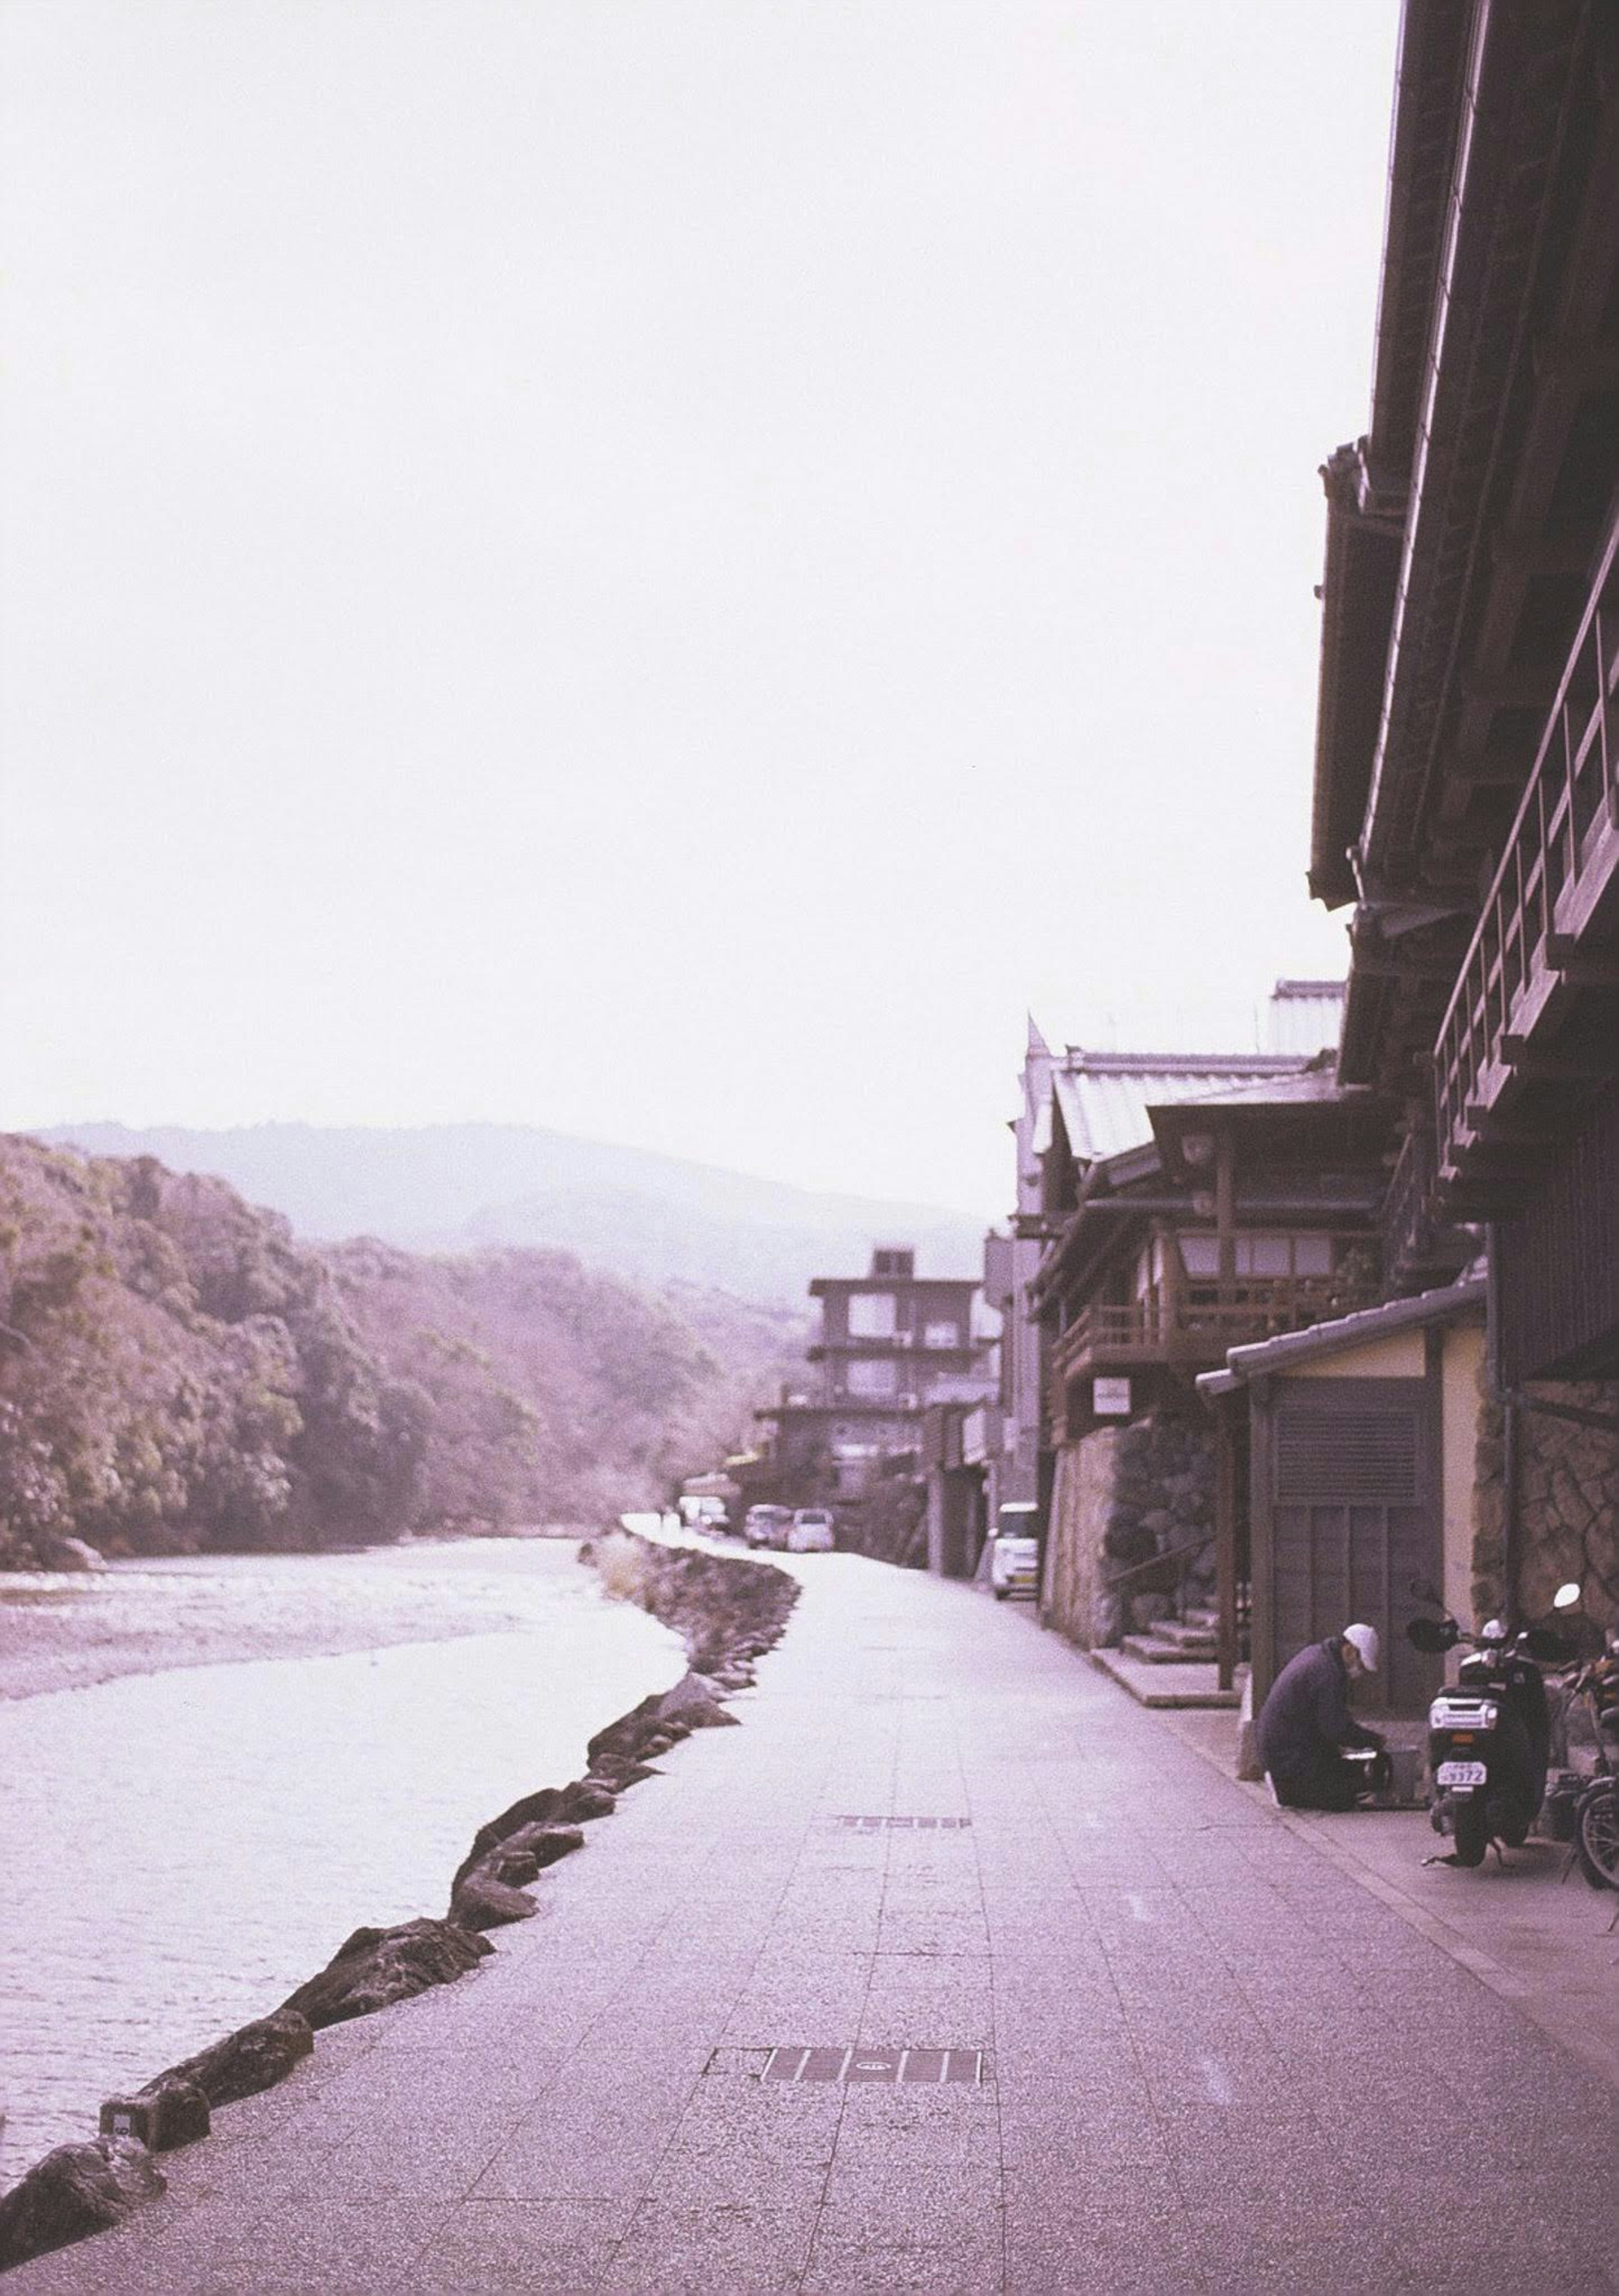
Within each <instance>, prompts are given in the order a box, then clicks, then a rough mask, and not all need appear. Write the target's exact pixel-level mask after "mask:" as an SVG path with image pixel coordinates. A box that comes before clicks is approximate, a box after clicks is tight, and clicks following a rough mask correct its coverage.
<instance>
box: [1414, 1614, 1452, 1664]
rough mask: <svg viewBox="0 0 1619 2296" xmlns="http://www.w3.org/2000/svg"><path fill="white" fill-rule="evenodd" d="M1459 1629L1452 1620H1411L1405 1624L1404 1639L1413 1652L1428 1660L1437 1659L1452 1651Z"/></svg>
mask: <svg viewBox="0 0 1619 2296" xmlns="http://www.w3.org/2000/svg"><path fill="white" fill-rule="evenodd" d="M1460 1632H1461V1628H1459V1626H1458V1625H1457V1623H1456V1621H1455V1620H1454V1619H1411V1620H1409V1621H1408V1622H1407V1625H1406V1629H1405V1638H1406V1640H1407V1642H1409V1644H1410V1645H1411V1648H1412V1649H1413V1650H1419V1651H1421V1652H1424V1654H1425V1655H1426V1657H1428V1658H1438V1657H1439V1656H1440V1654H1441V1652H1444V1651H1448V1650H1451V1649H1453V1648H1454V1646H1455V1643H1456V1638H1457V1636H1458V1635H1459V1634H1460Z"/></svg>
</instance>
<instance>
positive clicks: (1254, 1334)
mask: <svg viewBox="0 0 1619 2296" xmlns="http://www.w3.org/2000/svg"><path fill="white" fill-rule="evenodd" d="M1357 1241H1359V1242H1361V1243H1365V1242H1368V1239H1367V1238H1366V1237H1360V1238H1359V1239H1357ZM1375 1256H1376V1246H1375V1244H1374V1245H1373V1257H1374V1258H1375ZM1375 1273H1376V1271H1375V1270H1372V1271H1370V1272H1368V1273H1367V1274H1366V1275H1361V1274H1360V1273H1355V1274H1350V1273H1348V1272H1346V1271H1344V1270H1343V1269H1340V1270H1339V1272H1338V1273H1336V1274H1335V1275H1319V1276H1286V1277H1278V1278H1277V1279H1276V1280H1275V1281H1274V1282H1268V1281H1265V1280H1263V1279H1260V1278H1253V1279H1245V1280H1243V1281H1241V1282H1239V1283H1234V1284H1232V1285H1230V1286H1229V1287H1228V1288H1227V1289H1226V1291H1225V1292H1224V1295H1223V1296H1222V1297H1220V1298H1218V1299H1201V1298H1197V1297H1190V1298H1182V1299H1179V1300H1168V1299H1164V1300H1136V1301H1134V1302H1132V1303H1131V1304H1130V1306H1128V1307H1114V1306H1101V1305H1096V1306H1092V1307H1089V1308H1084V1309H1083V1310H1082V1311H1081V1314H1080V1315H1079V1316H1076V1317H1075V1319H1074V1321H1073V1322H1072V1324H1070V1325H1069V1327H1068V1329H1067V1330H1066V1331H1065V1332H1064V1333H1063V1335H1062V1337H1061V1338H1060V1339H1059V1340H1058V1341H1056V1346H1055V1347H1054V1348H1053V1349H1052V1357H1051V1367H1052V1374H1053V1386H1054V1390H1055V1392H1056V1395H1057V1397H1058V1398H1062V1397H1064V1396H1065V1395H1066V1392H1067V1389H1068V1385H1069V1382H1071V1381H1073V1380H1076V1379H1085V1378H1090V1377H1092V1376H1094V1375H1095V1374H1097V1373H1103V1374H1105V1373H1108V1372H1130V1371H1138V1370H1144V1369H1146V1368H1148V1367H1149V1366H1153V1365H1166V1366H1168V1367H1170V1368H1171V1369H1174V1370H1179V1371H1187V1372H1196V1371H1212V1370H1214V1369H1216V1368H1217V1367H1218V1366H1219V1365H1220V1364H1221V1363H1222V1362H1223V1361H1224V1360H1225V1353H1226V1349H1228V1348H1236V1347H1243V1346H1245V1345H1246V1344H1247V1343H1248V1341H1252V1340H1270V1339H1275V1338H1276V1337H1277V1336H1278V1333H1283V1332H1298V1331H1303V1330H1304V1329H1305V1328H1306V1326H1307V1325H1309V1324H1319V1323H1321V1322H1322V1321H1324V1320H1325V1318H1326V1317H1327V1316H1346V1315H1348V1314H1349V1313H1350V1312H1351V1311H1352V1309H1354V1308H1369V1307H1372V1306H1374V1305H1375V1304H1376V1303H1377V1300H1378V1299H1379V1298H1380V1297H1381V1296H1382V1294H1381V1290H1380V1287H1379V1285H1378V1284H1377V1282H1376V1280H1375Z"/></svg>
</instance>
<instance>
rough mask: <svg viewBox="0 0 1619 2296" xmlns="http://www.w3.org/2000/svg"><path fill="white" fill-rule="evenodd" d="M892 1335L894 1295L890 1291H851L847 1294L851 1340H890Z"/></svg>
mask: <svg viewBox="0 0 1619 2296" xmlns="http://www.w3.org/2000/svg"><path fill="white" fill-rule="evenodd" d="M893 1335H894V1295H893V1293H892V1292H851V1293H850V1295H849V1336H850V1338H851V1340H892V1337H893Z"/></svg>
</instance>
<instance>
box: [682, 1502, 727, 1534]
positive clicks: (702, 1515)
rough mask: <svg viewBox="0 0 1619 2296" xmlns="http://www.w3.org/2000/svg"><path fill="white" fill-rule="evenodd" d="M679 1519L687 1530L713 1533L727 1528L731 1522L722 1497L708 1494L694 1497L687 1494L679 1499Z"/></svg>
mask: <svg viewBox="0 0 1619 2296" xmlns="http://www.w3.org/2000/svg"><path fill="white" fill-rule="evenodd" d="M680 1520H681V1521H682V1522H683V1523H684V1524H685V1525H686V1529H687V1530H706V1531H711V1532H714V1533H718V1532H719V1531H722V1530H728V1529H730V1523H731V1518H730V1516H729V1515H728V1514H727V1512H726V1505H725V1501H724V1500H723V1499H722V1498H716V1497H709V1496H705V1497H702V1498H694V1497H691V1496H690V1495H689V1494H688V1495H687V1496H686V1497H683V1498H682V1499H681V1501H680Z"/></svg>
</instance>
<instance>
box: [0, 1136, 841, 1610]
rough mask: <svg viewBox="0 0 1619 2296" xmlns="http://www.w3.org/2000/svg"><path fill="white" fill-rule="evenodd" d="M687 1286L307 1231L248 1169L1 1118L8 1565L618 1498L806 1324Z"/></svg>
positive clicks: (726, 1405) (485, 1518)
mask: <svg viewBox="0 0 1619 2296" xmlns="http://www.w3.org/2000/svg"><path fill="white" fill-rule="evenodd" d="M682 1307H683V1309H684V1312H677V1311H676V1309H675V1308H674V1307H672V1306H671V1305H670V1304H669V1303H667V1302H666V1301H662V1300H653V1299H650V1298H648V1297H646V1296H645V1295H643V1294H642V1293H640V1292H637V1291H635V1290H634V1289H632V1288H631V1287H630V1286H629V1285H628V1284H626V1283H622V1282H620V1281H619V1280H617V1279H615V1278H614V1277H612V1276H607V1275H598V1274H596V1273H593V1272H591V1271H588V1270H587V1269H586V1268H584V1267H581V1266H580V1265H579V1262H578V1261H577V1260H576V1259H573V1258H571V1256H570V1255H569V1254H567V1253H563V1252H557V1251H522V1250H515V1249H490V1250H486V1251H477V1252H473V1253H470V1254H466V1255H464V1256H461V1257H455V1258H450V1257H423V1256H419V1255H413V1254H410V1253H407V1252H405V1251H399V1250H398V1249H397V1248H395V1247H392V1246H390V1245H387V1244H382V1243H378V1242H371V1241H361V1242H346V1243H341V1244H334V1245H310V1244H307V1243H303V1242H299V1241H297V1240H296V1239H295V1238H294V1235H293V1233H292V1227H291V1225H290V1224H289V1222H288V1221H287V1220H286V1219H285V1218H284V1217H282V1216H281V1215H280V1214H279V1213H277V1212H268V1211H263V1210H258V1209H256V1208H254V1207H253V1206H252V1205H251V1204H249V1203H246V1202H244V1201H242V1198H241V1197H240V1196H238V1195H237V1194H236V1193H235V1192H234V1189H232V1188H231V1187H229V1186H227V1185H226V1184H225V1183H224V1182H223V1181H221V1180H218V1179H216V1178H212V1177H199V1176H197V1175H194V1174H177V1173H174V1172H171V1171H169V1170H168V1169H166V1168H165V1167H164V1166H163V1165H162V1164H160V1163H159V1162H158V1161H157V1160H155V1159H153V1158H150V1157H138V1158H134V1159H130V1160H122V1159H109V1158H103V1157H95V1156H86V1155H83V1154H80V1153H78V1152H74V1151H72V1150H70V1149H62V1148H54V1147H50V1146H47V1145H45V1144H41V1143H39V1142H37V1141H34V1140H29V1139H22V1138H17V1137H12V1136H0V1564H5V1565H10V1566H12V1567H17V1566H28V1565H30V1564H36V1563H40V1562H46V1561H48V1560H49V1557H50V1554H51V1553H52V1550H53V1545H54V1542H55V1541H57V1540H58V1539H60V1538H63V1537H69V1536H71V1537H77V1538H82V1539H85V1540H87V1541H89V1542H90V1543H91V1544H92V1545H94V1546H97V1547H99V1548H100V1549H101V1550H102V1551H103V1553H107V1554H128V1553H159V1552H176V1551H179V1552H186V1551H192V1550H195V1549H200V1548H204V1547H218V1548H236V1547H306V1546H335V1545H351V1544H358V1543H364V1542H365V1541H367V1540H374V1539H379V1538H393V1537H395V1536H397V1535H398V1534H399V1532H401V1531H403V1530H407V1529H419V1530H424V1529H444V1528H448V1529H474V1528H489V1529H509V1528H512V1527H514V1526H516V1525H519V1524H524V1523H536V1522H551V1521H586V1522H594V1521H596V1520H598V1519H599V1518H600V1516H601V1515H602V1514H603V1513H608V1512H612V1511H616V1510H618V1509H620V1508H622V1507H626V1506H629V1505H637V1504H643V1503H645V1501H646V1500H648V1499H651V1498H654V1497H659V1496H661V1494H662V1491H663V1490H664V1489H665V1488H667V1485H668V1483H669V1480H670V1477H671V1476H674V1475H678V1473H679V1472H683V1471H684V1470H686V1469H687V1468H689V1467H691V1466H693V1465H696V1464H707V1463H708V1462H709V1461H710V1460H711V1459H712V1458H713V1457H714V1456H716V1454H717V1453H718V1452H720V1451H723V1450H724V1449H726V1448H728V1447H731V1445H732V1444H733V1443H734V1442H735V1440H736V1437H737V1435H738V1434H739V1433H741V1432H743V1431H744V1430H745V1427H746V1423H747V1413H748V1406H749V1405H750V1404H751V1403H752V1401H753V1400H756V1399H759V1398H760V1396H761V1395H762V1394H763V1393H765V1392H767V1391H768V1389H769V1388H770V1386H771V1385H772V1383H773V1382H774V1380H775V1379H776V1378H777V1377H779V1376H780V1375H781V1374H782V1372H783V1370H784V1369H785V1366H786V1365H787V1364H789V1363H790V1362H791V1361H792V1359H793V1357H795V1356H796V1355H797V1354H799V1353H800V1352H801V1348H802V1344H803V1331H802V1327H801V1324H800V1322H799V1321H798V1319H797V1318H796V1317H794V1316H792V1315H791V1314H788V1313H785V1312H780V1311H777V1312H772V1311H771V1310H768V1309H765V1308H754V1307H750V1306H747V1305H745V1304H744V1303H741V1302H736V1301H726V1300H715V1299H713V1298H711V1297H710V1296H708V1295H706V1294H703V1293H701V1292H693V1293H689V1294H687V1295H685V1296H684V1298H683V1301H682ZM705 1331H706V1332H709V1333H713V1334H714V1335H715V1337H716V1338H717V1339H718V1340H719V1344H720V1347H721V1348H722V1349H723V1357H722V1355H721V1353H720V1352H719V1351H717V1349H716V1348H715V1347H713V1346H711V1345H710V1344H709V1343H708V1342H707V1341H706V1340H705V1338H704V1336H703V1334H704V1333H705Z"/></svg>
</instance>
